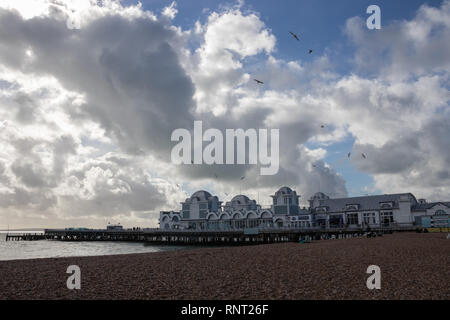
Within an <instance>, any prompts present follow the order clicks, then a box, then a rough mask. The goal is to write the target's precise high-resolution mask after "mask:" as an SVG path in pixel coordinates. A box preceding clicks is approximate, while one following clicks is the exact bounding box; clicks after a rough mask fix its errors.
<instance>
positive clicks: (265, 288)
mask: <svg viewBox="0 0 450 320" xmlns="http://www.w3.org/2000/svg"><path fill="white" fill-rule="evenodd" d="M448 252H450V240H447V239H446V234H444V233H440V234H438V233H437V234H417V233H396V234H392V235H384V236H383V237H377V238H352V239H343V240H321V241H314V242H313V243H311V244H297V243H280V244H267V245H256V246H241V247H212V248H208V247H202V248H198V249H190V250H177V251H165V252H154V253H138V254H120V255H108V256H90V257H67V258H41V259H28V260H10V261H0V274H1V275H2V277H1V278H0V299H155V300H165V299H192V300H197V299H199V300H203V299H219V300H221V299H224V300H229V299H238V300H240V299H243V300H254V299H262V300H272V299H295V300H303V299H305V300H308V299H445V300H448V299H450V288H449V287H448V281H449V279H450V255H449V254H448ZM69 265H78V266H79V267H80V268H81V289H80V290H68V289H67V287H66V281H67V278H68V277H69V274H67V273H66V270H67V267H68V266H69ZM369 265H378V266H379V267H380V269H381V279H382V287H381V290H369V289H367V287H366V281H367V278H368V277H369V274H367V273H366V270H367V267H368V266H369Z"/></svg>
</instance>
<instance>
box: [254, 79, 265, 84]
mask: <svg viewBox="0 0 450 320" xmlns="http://www.w3.org/2000/svg"><path fill="white" fill-rule="evenodd" d="M253 80H254V81H255V82H256V83H257V84H264V82H262V81H261V80H258V79H253Z"/></svg>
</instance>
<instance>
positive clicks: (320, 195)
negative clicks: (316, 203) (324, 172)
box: [311, 192, 330, 200]
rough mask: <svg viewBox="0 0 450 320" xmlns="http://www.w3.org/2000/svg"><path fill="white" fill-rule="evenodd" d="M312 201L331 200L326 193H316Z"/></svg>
mask: <svg viewBox="0 0 450 320" xmlns="http://www.w3.org/2000/svg"><path fill="white" fill-rule="evenodd" d="M311 199H321V200H323V199H330V197H329V196H327V195H326V194H325V193H323V192H316V193H315V194H314V196H312V198H311Z"/></svg>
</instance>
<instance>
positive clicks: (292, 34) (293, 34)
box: [289, 31, 300, 41]
mask: <svg viewBox="0 0 450 320" xmlns="http://www.w3.org/2000/svg"><path fill="white" fill-rule="evenodd" d="M289 33H290V34H291V36H293V37H294V38H295V39H296V40H297V41H300V39H299V38H298V36H297V35H296V34H295V33H293V32H291V31H289Z"/></svg>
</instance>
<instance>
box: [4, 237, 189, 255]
mask: <svg viewBox="0 0 450 320" xmlns="http://www.w3.org/2000/svg"><path fill="white" fill-rule="evenodd" d="M10 233H11V234H19V233H36V234H40V233H43V231H39V230H35V231H30V230H26V231H18V230H14V231H10ZM6 234H7V231H0V261H5V260H22V259H37V258H58V257H84V256H104V255H116V254H130V253H148V252H161V251H171V250H185V249H191V248H192V247H188V246H155V245H148V244H144V243H139V242H117V241H111V242H109V241H108V242H106V241H105V242H103V241H102V242H96V241H79V242H78V241H77V242H66V241H56V240H37V241H6Z"/></svg>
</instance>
